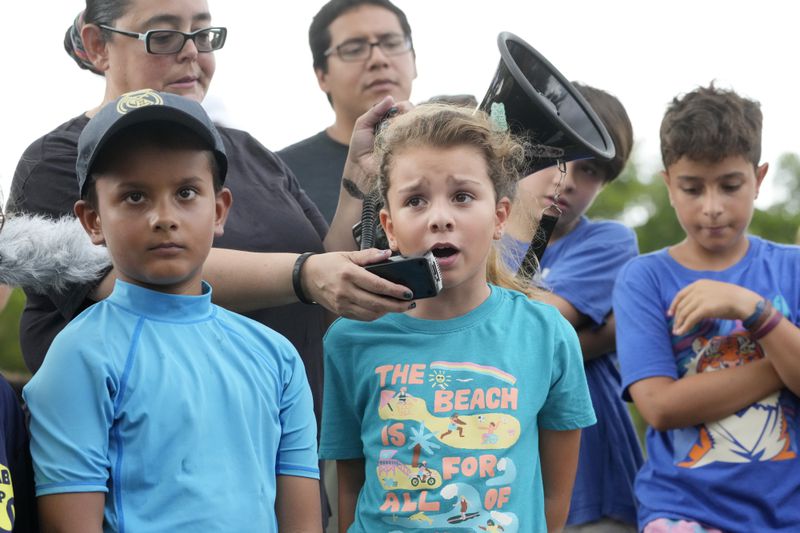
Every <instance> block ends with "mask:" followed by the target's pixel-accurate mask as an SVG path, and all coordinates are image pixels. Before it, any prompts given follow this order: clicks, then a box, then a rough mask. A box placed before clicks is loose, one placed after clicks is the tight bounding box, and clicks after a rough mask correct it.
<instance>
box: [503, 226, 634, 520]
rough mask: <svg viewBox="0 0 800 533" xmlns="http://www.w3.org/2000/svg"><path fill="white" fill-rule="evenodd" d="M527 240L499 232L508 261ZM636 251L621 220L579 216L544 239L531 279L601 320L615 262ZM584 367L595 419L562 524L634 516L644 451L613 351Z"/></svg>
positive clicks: (520, 254) (513, 264)
mask: <svg viewBox="0 0 800 533" xmlns="http://www.w3.org/2000/svg"><path fill="white" fill-rule="evenodd" d="M529 244H530V243H527V242H521V241H518V240H516V239H512V238H504V239H503V241H502V245H503V246H504V247H505V249H504V252H505V253H504V256H505V258H506V262H507V264H508V266H509V267H510V268H513V269H515V270H516V269H517V268H519V264H520V263H521V262H522V259H523V258H524V257H525V252H526V251H527V249H528V246H529ZM637 253H638V247H637V244H636V234H635V233H634V232H633V231H632V230H631V229H630V228H628V227H627V226H624V225H623V224H620V223H618V222H613V221H608V220H597V221H595V220H589V219H588V218H586V217H581V219H580V221H579V222H578V224H577V225H576V226H575V228H574V229H573V230H572V231H571V232H570V233H568V234H567V235H565V236H564V237H562V238H560V239H559V240H557V241H555V242H552V243H550V244H549V245H548V246H547V248H546V249H545V252H544V255H543V256H542V260H541V271H540V272H539V273H538V275H537V283H539V284H540V285H541V286H542V287H544V288H545V289H547V290H550V291H552V292H553V293H555V294H557V295H558V296H560V297H561V298H564V299H565V300H567V301H568V302H569V303H570V304H572V306H573V307H575V309H576V310H577V311H578V312H579V313H581V314H584V315H586V316H587V317H589V319H590V320H591V322H592V325H593V326H600V325H602V324H603V323H604V322H605V320H606V316H608V314H609V313H610V312H611V294H612V291H613V289H614V283H615V281H616V279H617V275H618V274H619V271H620V269H621V268H622V266H623V265H624V264H625V263H626V262H628V261H629V260H630V259H631V258H633V257H636V255H637ZM584 368H585V370H586V380H587V381H588V383H589V393H590V394H591V397H592V405H593V406H594V411H595V414H596V415H597V424H595V425H594V426H591V427H588V428H586V429H584V430H583V431H582V433H581V449H580V460H579V462H578V471H577V474H576V476H575V487H574V489H573V491H572V502H571V504H570V509H569V518H568V520H567V524H568V525H579V524H585V523H587V522H593V521H595V520H599V519H601V518H603V517H611V518H614V519H616V520H620V521H622V522H626V523H630V524H634V523H636V506H635V497H634V494H633V483H634V479H635V477H636V472H637V471H638V470H639V467H641V465H642V460H643V459H642V451H641V448H640V446H639V440H638V438H637V436H636V430H635V429H634V427H633V423H632V422H631V418H630V414H629V413H628V409H627V406H626V405H625V402H623V401H622V399H621V396H620V376H619V368H618V363H617V356H616V353H614V352H611V353H608V354H605V355H602V356H600V357H596V358H594V359H592V360H591V361H588V362H586V364H585V367H584Z"/></svg>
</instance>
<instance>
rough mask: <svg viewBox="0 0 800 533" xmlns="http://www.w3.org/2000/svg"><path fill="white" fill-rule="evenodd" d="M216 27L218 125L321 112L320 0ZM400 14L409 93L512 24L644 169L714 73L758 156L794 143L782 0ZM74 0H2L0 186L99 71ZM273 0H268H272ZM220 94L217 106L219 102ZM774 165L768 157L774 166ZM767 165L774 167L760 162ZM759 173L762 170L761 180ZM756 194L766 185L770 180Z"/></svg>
mask: <svg viewBox="0 0 800 533" xmlns="http://www.w3.org/2000/svg"><path fill="white" fill-rule="evenodd" d="M209 3H210V8H211V12H212V15H213V17H214V23H215V24H217V25H224V26H227V27H228V32H229V33H228V41H227V43H226V45H225V48H224V49H223V50H222V51H220V52H218V53H217V74H216V76H215V78H214V83H213V84H212V87H211V91H210V94H209V99H208V102H209V103H210V104H212V105H213V107H214V108H215V112H222V113H223V116H224V117H225V118H226V120H227V121H228V122H229V123H230V125H232V126H235V127H239V128H242V129H245V130H247V131H249V132H250V133H252V134H253V135H254V136H255V137H256V138H258V139H259V140H260V141H261V142H262V143H264V144H265V145H266V146H267V147H269V148H271V149H273V150H278V149H280V148H283V147H284V146H286V145H288V144H291V143H292V142H294V141H297V140H299V139H301V138H304V137H307V136H309V135H311V134H313V133H316V132H318V131H319V130H321V129H323V128H324V127H325V126H327V125H329V124H330V123H331V122H332V112H331V110H330V107H329V106H328V103H327V100H326V99H325V96H324V95H323V94H322V93H321V92H320V91H319V89H318V87H317V84H316V80H315V78H314V74H313V71H312V68H311V53H310V52H309V50H308V41H307V32H308V25H309V23H310V22H311V18H312V17H313V15H314V13H316V11H317V10H318V9H319V7H320V6H321V5H322V3H323V2H322V1H316V0H313V1H312V0H298V1H293V2H291V1H290V2H274V1H255V0H209ZM396 3H397V5H398V6H400V7H401V8H402V9H403V10H404V11H405V12H406V14H407V15H408V18H409V21H410V23H411V26H412V29H413V35H414V44H415V48H416V51H417V67H418V73H419V77H418V78H417V81H416V82H415V85H414V91H413V93H412V98H411V99H412V101H415V102H417V101H421V100H425V99H427V98H428V97H430V96H433V95H436V94H445V93H472V94H474V95H476V97H477V98H478V100H480V99H481V97H482V96H483V94H484V93H485V91H486V89H487V87H488V84H489V82H490V81H491V79H492V76H493V74H494V71H495V69H496V66H497V62H498V60H499V53H498V51H497V45H496V37H497V34H498V33H499V32H501V31H511V32H513V33H516V34H517V35H519V36H520V37H522V38H523V39H525V40H526V41H528V42H529V43H530V44H531V45H532V46H533V47H534V48H536V49H537V50H538V51H539V52H541V53H542V54H543V55H544V56H545V57H547V59H549V60H550V62H551V63H552V64H554V65H555V66H556V67H557V68H558V69H559V70H560V71H561V72H562V73H563V74H564V75H565V76H566V77H567V78H569V79H572V80H579V81H582V82H584V83H588V84H590V85H594V86H596V87H600V88H603V89H606V90H608V91H609V92H611V93H613V94H615V95H616V96H618V97H619V98H620V99H621V100H622V102H623V103H624V104H625V106H626V108H627V109H628V113H629V115H630V117H631V120H632V122H633V126H634V133H635V137H636V141H637V148H636V149H637V152H636V154H635V157H636V160H637V162H638V163H639V164H640V166H641V168H642V170H643V173H645V174H648V175H649V174H651V173H652V172H655V171H657V170H660V163H659V156H658V127H659V123H660V120H661V116H662V114H663V112H664V109H665V106H666V105H667V103H668V102H669V101H670V99H671V98H672V97H673V96H675V95H676V94H679V93H683V92H687V91H690V90H692V89H693V88H695V87H696V86H698V85H705V84H707V83H708V82H709V81H711V80H717V83H718V85H721V86H724V87H729V88H733V89H735V90H736V91H738V92H740V93H742V94H744V95H747V96H750V97H752V98H755V99H757V100H759V101H760V102H761V104H762V109H763V112H764V117H765V118H764V144H763V148H764V149H763V160H764V161H770V162H772V163H773V165H774V164H775V163H777V159H778V156H779V155H780V154H782V153H785V152H790V151H791V152H795V153H800V136H798V133H797V131H798V124H800V102H799V101H798V96H797V95H798V93H799V92H800V69H799V68H798V67H797V57H798V51H799V50H800V44H798V43H799V42H800V41H798V39H797V21H798V15H800V7H797V6H798V4H795V3H794V2H773V1H764V2H753V1H752V0H749V1H743V0H728V1H718V0H691V1H688V0H671V1H669V2H666V1H661V2H642V1H628V0H606V1H604V2H598V1H596V0H595V1H588V0H573V1H562V2H553V1H551V2H547V3H545V2H538V1H535V0H491V1H477V0H396ZM83 5H84V4H83V2H81V1H77V0H38V1H36V0H34V1H27V2H23V1H15V2H8V3H7V5H6V8H5V10H4V12H5V14H6V24H5V25H4V32H3V33H4V35H6V41H5V52H4V59H3V65H4V71H3V80H2V83H0V96H2V100H1V101H2V102H3V104H4V105H5V106H6V107H5V109H4V110H3V113H2V117H3V121H4V127H3V128H2V129H1V130H0V140H2V143H1V144H0V146H2V148H1V149H0V186H2V189H3V191H4V192H5V193H6V196H7V194H8V189H9V187H10V183H11V178H12V176H13V172H14V168H15V167H16V164H17V161H18V160H19V157H20V155H21V154H22V152H23V150H24V149H25V148H26V147H27V146H28V144H30V143H31V142H32V141H33V140H35V139H36V138H38V137H40V136H41V135H43V134H44V133H46V132H48V131H50V130H51V129H53V128H55V127H56V126H58V125H59V124H61V123H63V122H65V121H66V120H68V119H70V118H72V117H74V116H76V115H78V114H79V113H81V112H82V111H84V110H86V109H88V108H91V107H93V106H95V105H97V104H98V103H99V102H100V100H101V99H102V94H103V81H102V79H101V78H99V77H97V76H95V75H93V74H91V73H89V72H87V71H83V70H80V69H79V68H78V67H77V66H76V65H75V64H74V63H73V62H72V60H71V59H70V58H69V57H68V56H67V55H66V53H64V51H63V45H62V42H63V38H64V32H65V30H66V28H67V26H68V25H69V24H70V23H71V22H72V19H73V18H74V16H75V15H76V14H77V12H78V11H80V9H81V8H82V7H83ZM279 5H280V7H279ZM219 106H223V107H224V109H223V110H222V111H220V110H219ZM773 168H775V166H773ZM773 177H774V176H773ZM769 179H770V178H769V176H768V181H769ZM765 193H766V194H763V195H762V200H761V202H760V205H762V206H763V205H765V204H766V203H768V201H769V200H770V199H772V198H773V197H774V194H775V193H774V191H772V190H771V189H770V188H769V187H768V188H767V190H766V191H765Z"/></svg>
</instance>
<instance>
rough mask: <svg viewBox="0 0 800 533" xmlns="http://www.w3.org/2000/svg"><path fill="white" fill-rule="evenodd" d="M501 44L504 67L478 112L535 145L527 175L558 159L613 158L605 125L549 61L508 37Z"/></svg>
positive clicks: (499, 69)
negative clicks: (487, 115) (488, 116)
mask: <svg viewBox="0 0 800 533" xmlns="http://www.w3.org/2000/svg"><path fill="white" fill-rule="evenodd" d="M497 45H498V47H499V48H500V64H499V66H498V67H497V72H496V73H495V76H494V79H493V80H492V83H491V85H490V86H489V89H488V91H487V92H486V95H485V96H484V97H483V101H482V102H481V105H480V106H479V108H480V109H481V110H483V111H484V112H486V113H487V114H489V115H490V116H491V117H492V118H493V119H494V121H495V123H496V124H498V125H499V126H500V127H503V128H505V127H507V128H508V129H509V130H510V131H511V133H513V134H515V135H518V136H522V137H526V138H528V139H529V140H530V141H531V142H532V143H533V146H532V148H531V150H530V153H529V157H530V162H529V166H528V168H527V169H526V170H527V174H531V173H533V172H536V171H537V170H541V169H543V168H546V167H549V166H553V165H554V164H556V161H558V160H560V161H563V162H567V161H573V160H576V159H588V158H598V159H603V160H610V159H611V158H612V157H614V143H613V141H612V140H611V137H610V136H609V134H608V131H606V128H605V126H604V125H603V122H602V121H601V120H600V118H599V117H598V116H597V114H596V113H595V112H594V110H593V109H592V107H591V106H590V105H589V104H588V102H586V100H585V99H584V98H583V96H582V95H581V94H580V93H579V92H578V90H577V89H576V88H575V87H574V86H573V85H572V84H571V83H570V82H569V81H568V80H567V79H566V78H565V77H564V76H563V75H562V74H561V73H560V72H559V71H558V70H556V68H555V67H554V66H553V65H552V64H550V62H549V61H547V59H545V58H544V56H542V55H541V54H540V53H539V52H537V51H536V50H535V49H534V48H533V47H532V46H531V45H529V44H528V43H526V42H525V41H523V40H522V39H520V38H519V37H517V36H516V35H514V34H513V33H509V32H502V33H501V34H500V35H498V37H497Z"/></svg>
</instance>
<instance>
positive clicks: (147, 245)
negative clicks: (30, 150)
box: [24, 89, 321, 533]
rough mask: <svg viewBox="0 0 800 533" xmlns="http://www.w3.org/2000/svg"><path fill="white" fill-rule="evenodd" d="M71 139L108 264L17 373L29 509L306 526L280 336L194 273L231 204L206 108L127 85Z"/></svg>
mask: <svg viewBox="0 0 800 533" xmlns="http://www.w3.org/2000/svg"><path fill="white" fill-rule="evenodd" d="M78 154H79V156H78V162H77V175H78V186H79V189H80V192H81V198H82V199H81V200H80V201H79V202H77V203H76V205H75V212H76V214H77V216H78V218H79V219H80V220H81V223H82V224H83V226H84V228H85V229H86V231H87V233H88V234H89V236H90V237H91V239H92V241H93V242H94V243H95V244H103V245H105V246H107V247H108V250H109V254H110V256H111V258H112V262H113V265H114V268H115V269H116V270H117V272H118V274H117V275H118V280H117V282H116V285H115V287H114V291H113V293H112V294H111V296H110V297H109V298H108V299H106V300H103V301H102V302H100V303H97V304H95V305H93V306H92V307H90V308H89V309H87V310H86V311H84V312H83V313H82V314H81V315H80V316H78V317H77V318H76V319H74V320H73V321H72V322H71V323H70V324H69V325H68V326H67V327H66V328H65V329H64V330H63V331H62V332H61V333H60V334H59V335H58V336H57V337H56V340H55V341H54V343H53V345H52V347H51V348H50V350H49V352H48V355H47V358H46V359H45V363H44V365H43V366H42V368H41V369H40V370H39V372H38V373H37V374H36V375H35V376H34V378H33V379H32V380H31V382H30V383H29V384H28V385H27V386H26V387H25V390H24V395H25V398H26V400H27V402H28V404H29V406H30V411H31V416H32V420H31V435H32V443H31V450H32V454H33V459H34V468H35V476H36V491H37V496H38V497H39V509H40V514H41V518H42V525H43V526H44V527H45V528H49V529H48V530H53V531H60V532H61V531H64V532H73V531H74V532H81V533H86V532H100V531H106V532H112V531H113V532H124V531H134V532H135V531H154V532H155V531H159V532H160V531H163V532H175V531H259V532H260V531H277V530H278V528H279V527H280V528H281V530H284V528H286V529H289V530H292V531H304V532H305V531H309V532H319V531H321V524H320V511H319V507H318V505H319V492H318V491H319V485H318V481H317V479H318V477H319V472H318V468H317V454H316V431H315V421H314V415H313V411H312V400H311V393H310V390H309V386H308V383H307V381H306V375H305V371H304V369H303V364H302V362H301V360H300V358H299V356H298V355H297V352H296V351H295V349H294V348H293V347H292V346H291V344H290V343H289V342H288V341H287V340H286V339H285V338H283V337H281V336H280V335H278V334H277V333H275V332H274V331H272V330H270V329H268V328H266V327H264V326H263V325H261V324H258V323H256V322H254V321H252V320H250V319H248V318H245V317H242V316H239V315H236V314H234V313H231V312H228V311H226V310H224V309H222V308H220V307H218V306H216V305H213V304H212V303H211V287H210V286H209V285H208V284H207V283H206V282H204V281H202V279H201V268H202V265H203V262H204V261H205V258H206V256H207V255H208V252H209V250H210V248H211V243H212V240H213V238H214V236H215V235H219V234H221V232H222V229H223V224H224V222H225V218H226V216H227V212H228V208H229V206H230V204H231V195H230V192H229V191H228V190H227V189H225V188H223V187H222V184H223V180H224V178H225V172H226V169H227V157H226V155H225V151H224V148H223V145H222V142H221V140H220V137H219V135H218V133H217V132H216V129H215V128H214V126H213V124H212V123H211V121H210V120H209V118H208V116H207V115H206V114H205V112H204V111H203V109H202V107H200V105H199V104H198V103H196V102H194V101H191V100H189V99H185V98H182V97H179V96H175V95H171V94H166V93H157V92H155V91H152V90H149V89H148V90H143V91H137V92H135V93H127V94H125V95H123V96H121V97H120V98H118V99H117V100H116V101H114V102H112V103H110V104H108V105H107V106H105V107H104V108H102V109H101V110H100V111H99V112H98V113H97V115H96V116H95V117H94V118H93V119H92V120H91V121H90V122H89V124H88V125H87V126H86V128H85V129H84V131H83V133H82V134H81V137H80V139H79V143H78Z"/></svg>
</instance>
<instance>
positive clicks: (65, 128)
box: [22, 114, 89, 160]
mask: <svg viewBox="0 0 800 533" xmlns="http://www.w3.org/2000/svg"><path fill="white" fill-rule="evenodd" d="M88 123H89V118H88V117H87V116H86V115H84V114H80V115H78V116H77V117H74V118H71V119H69V120H68V121H66V122H64V123H63V124H61V125H59V126H58V127H56V128H54V129H53V130H51V131H49V132H47V133H45V134H44V135H42V136H41V137H39V138H38V139H36V140H35V141H33V142H32V143H31V144H30V145H28V148H27V149H26V150H25V153H24V154H23V156H22V159H23V160H25V159H29V160H31V159H37V160H38V159H42V158H44V157H50V156H52V155H56V154H60V153H65V152H66V153H68V154H71V155H72V157H73V158H76V157H77V154H78V137H80V135H81V132H82V131H83V128H85V127H86V124H88Z"/></svg>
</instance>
